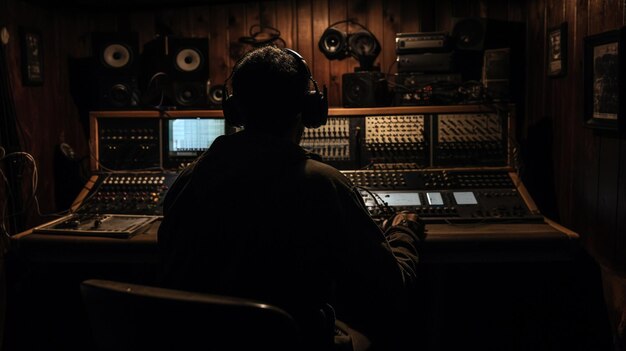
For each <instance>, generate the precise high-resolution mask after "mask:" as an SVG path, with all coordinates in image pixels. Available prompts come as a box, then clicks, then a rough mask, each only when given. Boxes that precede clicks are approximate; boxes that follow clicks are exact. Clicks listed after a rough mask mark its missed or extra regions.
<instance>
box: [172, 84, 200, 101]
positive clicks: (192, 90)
mask: <svg viewBox="0 0 626 351" xmlns="http://www.w3.org/2000/svg"><path fill="white" fill-rule="evenodd" d="M174 86H175V88H174V90H175V92H174V94H175V97H176V103H178V104H179V105H181V106H198V105H203V103H204V101H202V100H203V98H205V97H206V94H205V93H204V91H203V89H204V87H203V84H201V83H199V82H178V83H175V85H174Z"/></svg>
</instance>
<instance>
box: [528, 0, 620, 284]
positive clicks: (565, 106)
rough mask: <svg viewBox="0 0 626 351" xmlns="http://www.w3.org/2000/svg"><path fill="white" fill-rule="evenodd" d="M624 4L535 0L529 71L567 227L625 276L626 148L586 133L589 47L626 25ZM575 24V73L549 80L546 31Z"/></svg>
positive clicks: (533, 114) (532, 105) (571, 43)
mask: <svg viewBox="0 0 626 351" xmlns="http://www.w3.org/2000/svg"><path fill="white" fill-rule="evenodd" d="M625 11H626V9H625V8H624V2H623V1H619V0H536V1H529V2H528V6H527V15H528V20H527V25H528V35H529V38H530V39H531V41H532V42H535V43H536V45H534V47H533V48H534V51H533V52H531V53H530V56H529V57H530V58H531V60H529V65H528V77H530V79H529V80H528V86H527V91H528V94H527V95H528V104H527V111H528V112H527V116H526V117H527V120H528V125H529V126H530V127H532V126H533V124H536V123H539V122H540V121H541V120H542V119H544V118H547V119H548V120H549V121H550V124H551V126H552V130H553V134H552V137H553V144H552V148H553V153H552V156H553V160H554V165H553V171H554V184H555V193H556V203H557V205H558V210H559V216H560V221H561V222H562V223H563V224H564V225H566V226H569V227H571V228H573V229H574V230H576V231H577V232H579V233H580V234H581V235H582V236H583V238H584V240H585V244H586V246H587V247H588V248H589V250H590V251H591V252H592V253H593V255H594V256H595V257H596V259H597V260H599V261H600V263H602V264H603V265H605V266H607V267H609V268H611V269H614V270H617V271H621V272H622V273H624V272H626V140H624V139H623V138H622V139H620V138H619V137H617V136H615V135H610V134H606V133H599V132H597V131H594V130H591V129H588V128H585V127H584V126H583V111H584V99H583V39H584V37H586V36H588V35H593V34H597V33H602V32H605V31H609V30H613V29H618V28H620V27H621V26H623V25H624V24H625V16H624V12H625ZM562 22H567V23H568V28H569V40H568V52H567V55H568V58H569V59H568V67H567V71H568V73H567V75H566V76H565V77H562V78H548V77H547V76H546V62H545V57H546V54H545V53H546V51H545V50H546V49H545V43H546V30H547V28H550V27H553V26H557V25H559V24H560V23H562Z"/></svg>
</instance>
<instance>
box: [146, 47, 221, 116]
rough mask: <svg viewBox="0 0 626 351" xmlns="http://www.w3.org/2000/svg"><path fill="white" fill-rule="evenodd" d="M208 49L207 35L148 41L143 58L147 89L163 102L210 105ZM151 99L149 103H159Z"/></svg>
mask: <svg viewBox="0 0 626 351" xmlns="http://www.w3.org/2000/svg"><path fill="white" fill-rule="evenodd" d="M208 52H209V42H208V39H206V38H184V37H174V36H162V37H157V38H155V39H154V40H152V41H150V42H148V43H146V45H144V51H143V53H142V59H141V62H142V73H141V86H142V87H144V88H143V90H145V91H146V93H147V95H150V96H153V97H156V100H158V102H159V103H161V104H166V105H168V104H169V105H176V106H178V107H181V108H196V107H207V106H208V104H209V98H208V92H207V90H208V89H207V85H208V81H209V66H208ZM156 90H159V91H156ZM151 100H153V102H152V103H150V102H148V103H150V104H155V103H154V102H155V99H151Z"/></svg>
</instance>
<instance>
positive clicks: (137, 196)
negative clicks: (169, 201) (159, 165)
mask: <svg viewBox="0 0 626 351" xmlns="http://www.w3.org/2000/svg"><path fill="white" fill-rule="evenodd" d="M97 177H98V179H97V180H96V183H95V185H94V186H93V188H92V190H91V192H90V193H89V194H88V195H87V197H86V198H85V200H84V201H83V203H82V205H81V206H80V208H79V210H78V212H79V213H83V214H104V213H108V214H141V215H162V214H163V200H164V198H165V194H166V193H167V190H168V189H169V187H170V186H171V185H172V184H173V183H174V180H176V177H177V174H176V173H130V172H129V173H114V174H100V175H97Z"/></svg>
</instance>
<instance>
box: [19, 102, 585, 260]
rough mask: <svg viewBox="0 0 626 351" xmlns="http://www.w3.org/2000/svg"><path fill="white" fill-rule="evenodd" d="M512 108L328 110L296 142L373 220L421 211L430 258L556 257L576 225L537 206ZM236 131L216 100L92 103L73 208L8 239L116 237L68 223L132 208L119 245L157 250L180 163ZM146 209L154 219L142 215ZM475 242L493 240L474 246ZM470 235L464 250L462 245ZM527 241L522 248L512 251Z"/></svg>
mask: <svg viewBox="0 0 626 351" xmlns="http://www.w3.org/2000/svg"><path fill="white" fill-rule="evenodd" d="M513 110H514V109H510V110H502V109H499V110H498V109H492V108H488V107H485V106H422V107H420V106H412V107H392V108H356V109H330V111H329V121H328V123H327V124H326V125H325V126H322V127H321V128H318V129H311V130H305V132H304V136H303V138H302V142H301V146H302V147H303V148H305V149H307V150H308V151H310V152H315V153H317V154H319V155H320V156H321V157H322V159H323V160H324V161H325V162H327V163H329V164H331V165H333V166H334V167H336V168H338V169H339V170H340V171H341V172H342V173H343V174H344V175H345V176H346V177H347V178H348V179H350V180H351V181H352V183H353V184H354V185H355V187H356V188H357V189H358V190H359V192H360V194H361V195H362V197H363V200H364V202H365V204H366V206H367V209H368V210H369V212H370V214H371V215H372V217H373V218H374V220H375V221H377V222H379V223H380V222H382V221H383V220H384V219H386V218H388V217H389V216H390V215H392V214H393V213H395V212H397V211H400V210H411V211H415V212H417V213H418V214H419V215H420V217H421V218H422V219H423V220H424V221H425V222H426V223H427V230H428V239H427V243H426V245H425V246H424V250H425V252H424V256H423V258H424V259H426V260H434V261H436V260H438V258H437V257H441V256H438V255H439V254H441V253H446V252H448V253H450V252H455V255H456V256H453V257H450V256H446V259H452V260H455V259H461V257H464V258H463V259H470V258H468V257H467V256H468V254H470V256H471V257H472V258H471V259H476V260H484V259H487V258H488V257H491V258H492V259H497V260H502V259H505V260H508V259H514V258H515V257H517V259H526V258H532V257H534V258H538V257H541V256H542V255H543V254H545V255H547V256H546V257H550V256H552V257H554V256H555V255H557V252H559V250H557V249H555V247H561V248H570V247H571V246H572V243H575V242H576V239H577V238H578V236H577V235H576V234H575V233H573V232H571V231H569V230H567V229H566V228H562V227H560V226H558V224H556V223H553V222H551V221H549V220H547V219H545V218H544V217H543V216H542V215H541V213H540V212H539V210H538V208H537V207H536V205H535V204H534V202H533V201H532V198H531V197H530V195H529V194H528V192H527V191H526V188H525V187H524V185H523V183H522V181H521V180H520V178H519V177H518V175H517V174H516V173H515V171H514V168H513V167H512V166H511V165H512V164H513V162H512V160H513V159H514V157H515V155H514V153H513V152H512V149H513V146H512V145H511V138H510V137H509V136H510V135H513V134H514V133H512V131H511V125H514V123H512V119H513V118H514V114H513V113H512V111H513ZM232 132H234V129H233V128H231V127H230V126H228V125H227V124H226V123H225V122H224V119H223V116H222V114H221V111H215V110H213V111H169V112H158V111H103V112H94V113H92V115H91V134H92V140H94V143H95V145H94V146H95V150H94V151H95V153H96V155H95V157H94V160H93V162H92V171H93V176H92V177H91V179H90V181H89V183H88V184H86V186H85V189H84V190H83V192H82V193H81V194H80V195H79V196H78V198H77V199H76V201H75V203H74V206H73V207H72V210H73V214H72V215H71V217H68V218H66V219H65V222H64V221H63V220H61V221H60V222H58V223H57V224H54V225H49V226H48V227H44V228H39V230H31V231H28V232H25V233H22V234H20V235H17V236H15V237H14V240H16V241H18V242H19V244H18V246H19V247H21V248H22V249H24V250H26V249H27V248H30V249H33V250H35V248H37V247H39V248H40V249H42V250H44V246H40V244H44V243H48V244H50V242H54V243H56V244H60V243H61V242H63V240H64V239H63V238H65V239H67V238H71V237H72V236H74V238H73V239H71V240H69V241H72V242H75V241H76V240H77V239H76V238H75V236H76V235H77V234H78V235H80V236H81V239H82V240H83V241H88V242H90V243H92V244H96V245H98V244H102V245H110V244H112V242H110V241H109V240H119V239H113V238H110V236H111V235H107V233H102V232H101V231H98V230H96V229H98V228H93V229H94V230H93V231H92V232H91V233H89V231H85V230H82V231H81V233H76V231H73V229H72V225H75V223H76V222H80V221H81V219H85V220H89V221H93V223H96V224H97V223H100V221H101V218H100V217H99V216H102V215H107V216H108V217H106V218H107V219H108V218H115V216H116V215H118V216H135V217H133V218H131V219H132V220H133V221H134V222H135V223H136V222H138V221H140V222H145V223H146V225H145V226H144V227H143V228H142V230H135V231H132V232H131V231H129V230H124V228H121V229H120V230H119V231H118V232H119V233H129V235H128V238H127V239H126V240H125V241H121V242H120V241H117V242H115V244H114V246H116V245H122V246H123V245H125V243H127V244H128V245H131V246H132V245H136V244H137V243H140V244H139V245H138V246H134V247H136V248H137V249H139V248H142V249H141V250H146V251H145V252H144V253H146V254H148V255H154V254H155V251H154V250H156V248H155V247H156V245H155V244H156V230H157V228H158V225H159V220H158V219H159V218H160V216H161V215H162V213H163V212H162V211H163V207H162V206H163V199H164V197H165V195H166V194H167V191H168V189H169V187H170V186H171V185H172V183H173V182H174V180H175V179H176V177H177V176H178V174H179V172H180V169H181V168H182V167H184V166H185V165H187V164H189V163H190V162H192V161H193V160H195V159H196V158H197V157H198V156H199V155H200V154H201V153H202V152H203V151H204V150H206V149H207V148H208V147H209V146H210V144H211V143H212V142H213V140H215V138H217V137H218V136H219V135H222V134H228V133H232ZM141 216H152V217H155V218H156V219H157V220H155V221H147V220H146V221H143V220H142V218H140V217H141ZM118 222H124V221H118ZM111 223H114V222H111ZM55 225H58V227H59V228H63V230H56V229H55V227H54V226H55ZM94 226H95V225H94ZM77 227H80V228H84V227H85V226H84V225H83V226H80V225H78V226H77ZM35 229H37V228H35ZM50 233H53V234H55V235H50ZM116 233H117V232H116ZM107 236H108V237H107ZM67 241H68V240H66V244H67ZM476 242H488V243H490V244H489V245H483V246H481V248H480V250H477V247H476V246H475V243H476ZM520 243H522V245H521V246H520ZM529 243H532V247H533V249H532V250H531V251H528V250H527V248H528V247H529V246H528V244H529ZM458 245H460V246H458ZM467 245H469V246H471V247H472V250H471V252H470V251H467V250H464V249H462V248H463V247H466V246H467ZM490 245H491V246H490ZM493 245H495V246H493ZM459 247H460V248H461V249H459V250H457V249H458V248H459ZM454 248H457V249H454ZM522 248H524V250H525V251H524V250H522V251H519V250H520V249H522ZM82 249H83V250H84V246H82ZM26 251H28V250H26ZM33 252H39V254H44V252H43V251H37V250H35V251H33ZM429 252H430V253H432V254H433V256H430V255H429ZM513 252H515V253H516V254H517V255H516V254H513ZM542 252H543V254H542ZM564 252H567V250H565V251H564ZM507 253H508V254H507ZM48 254H53V253H51V252H48ZM444 256H445V255H444ZM557 256H558V255H557ZM152 257H153V258H154V257H155V256H152ZM454 257H456V258H454ZM92 258H93V256H92ZM118 258H119V256H118ZM63 259H67V257H64V258H63ZM102 259H105V260H106V259H107V258H106V257H102ZM131 259H135V258H131Z"/></svg>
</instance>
